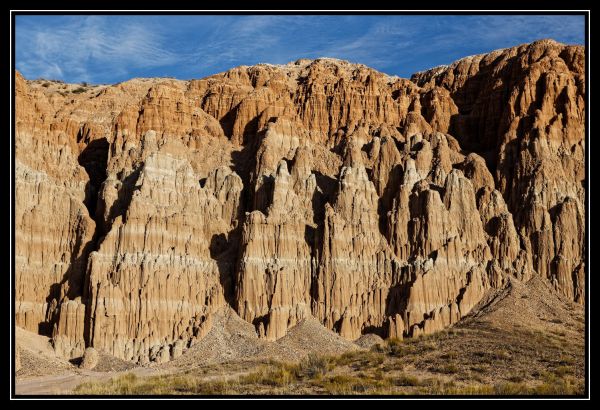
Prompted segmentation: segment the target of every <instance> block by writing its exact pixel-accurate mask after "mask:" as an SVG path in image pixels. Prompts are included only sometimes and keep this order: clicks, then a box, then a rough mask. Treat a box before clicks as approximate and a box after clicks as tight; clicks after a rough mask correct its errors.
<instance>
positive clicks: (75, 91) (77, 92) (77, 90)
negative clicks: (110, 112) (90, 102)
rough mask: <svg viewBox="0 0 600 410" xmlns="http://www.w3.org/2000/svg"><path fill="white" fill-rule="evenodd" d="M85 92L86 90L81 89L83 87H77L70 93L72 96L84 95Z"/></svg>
mask: <svg viewBox="0 0 600 410" xmlns="http://www.w3.org/2000/svg"><path fill="white" fill-rule="evenodd" d="M86 91H87V90H86V89H85V88H83V87H78V88H76V89H74V90H73V91H71V92H72V93H73V94H81V93H84V92H86Z"/></svg>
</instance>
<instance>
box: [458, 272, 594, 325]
mask: <svg viewBox="0 0 600 410" xmlns="http://www.w3.org/2000/svg"><path fill="white" fill-rule="evenodd" d="M583 322H584V311H583V307H582V306H580V305H578V304H576V303H573V302H571V301H569V300H567V299H566V298H564V297H563V296H561V295H560V294H558V292H556V291H555V290H554V289H553V288H552V287H551V286H550V285H549V284H547V283H546V282H545V281H543V280H542V279H540V278H539V277H537V276H535V277H533V278H532V279H530V280H529V281H527V282H521V281H519V280H516V279H509V282H508V284H507V285H506V286H505V287H504V288H503V289H500V290H492V291H489V292H488V294H487V295H486V296H485V297H484V298H483V299H482V300H481V301H480V302H479V303H478V304H477V305H476V306H475V307H474V308H473V310H472V311H471V312H470V313H469V314H468V315H467V316H466V317H464V318H463V319H462V320H461V321H460V322H459V324H458V326H477V325H482V326H485V325H493V326H494V327H498V328H512V327H514V326H515V325H516V326H520V327H522V328H526V329H529V330H536V329H537V330H542V331H548V330H553V329H555V330H565V331H573V332H583V330H584V329H583Z"/></svg>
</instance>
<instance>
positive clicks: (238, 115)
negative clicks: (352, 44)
mask: <svg viewBox="0 0 600 410" xmlns="http://www.w3.org/2000/svg"><path fill="white" fill-rule="evenodd" d="M584 60H585V56H584V49H583V47H581V46H566V45H562V44H559V43H556V42H554V41H551V40H541V41H538V42H535V43H532V44H526V45H521V46H518V47H513V48H510V49H504V50H498V51H494V52H492V53H489V54H485V55H480V56H473V57H467V58H464V59H462V60H459V61H457V62H455V63H453V64H451V65H449V66H444V67H437V68H434V69H432V70H428V71H425V72H421V73H417V74H415V75H413V77H412V78H411V79H410V80H407V79H400V78H397V77H390V76H387V75H385V74H383V73H380V72H377V71H375V70H373V69H370V68H368V67H366V66H363V65H357V64H351V63H348V62H345V61H340V60H334V59H327V58H322V59H317V60H298V61H296V62H294V63H290V64H287V65H280V66H276V65H268V64H261V65H257V66H252V67H246V66H242V67H237V68H234V69H232V70H230V71H227V72H225V73H221V74H216V75H213V76H211V77H208V78H204V79H201V80H191V81H179V80H172V79H134V80H130V81H127V82H124V83H121V84H117V85H111V86H86V87H80V88H75V86H73V85H68V84H63V83H60V82H53V81H45V80H36V81H27V80H25V79H24V78H23V77H22V76H21V75H20V74H19V73H16V75H15V93H16V113H15V116H16V130H15V137H16V141H15V142H16V161H15V179H16V180H15V189H16V191H15V199H16V207H15V210H16V219H15V228H16V255H15V269H16V289H15V298H16V312H15V314H16V323H17V325H18V326H21V327H24V328H26V329H28V330H32V331H35V332H39V333H42V334H47V335H51V336H52V338H53V341H54V346H55V349H56V350H57V351H58V352H59V353H60V354H62V355H64V356H67V357H78V356H81V354H82V353H83V350H84V349H85V347H87V346H93V347H95V348H97V349H100V350H103V351H106V352H108V353H110V354H112V355H114V356H117V357H120V358H123V359H126V360H132V361H136V362H140V363H144V362H148V361H155V362H164V361H167V360H170V358H172V357H174V356H175V355H179V354H180V353H181V350H182V349H185V348H187V347H189V346H191V345H193V344H194V343H196V342H197V341H198V340H199V339H201V338H202V337H203V336H204V335H205V334H206V333H207V332H208V330H210V328H211V326H212V316H213V314H214V313H215V312H216V311H218V310H220V309H222V308H225V307H227V306H231V307H233V308H234V309H235V310H236V311H237V313H238V314H239V315H240V316H241V317H242V318H243V319H245V320H246V321H248V322H250V323H252V324H254V326H255V328H256V331H257V333H258V334H259V335H260V336H261V337H264V338H266V339H268V340H276V339H278V338H280V337H282V336H284V335H285V334H286V332H287V330H288V329H289V328H291V327H293V326H294V325H296V324H297V323H299V322H300V321H301V320H303V319H305V318H308V317H311V316H314V317H315V318H317V319H318V320H319V321H320V322H321V323H322V324H323V325H324V326H326V327H327V328H330V329H333V330H335V331H336V332H338V333H339V334H340V335H341V336H343V337H344V338H347V339H349V340H354V339H357V338H358V337H359V336H361V335H362V334H365V333H376V334H379V335H381V336H383V337H396V338H403V337H415V336H418V335H421V334H425V333H431V332H434V331H437V330H440V329H443V328H444V327H447V326H449V325H451V324H452V323H455V322H456V321H458V320H459V319H460V318H461V317H463V316H464V315H466V314H467V313H468V312H469V310H470V309H471V308H472V307H473V306H474V305H475V304H476V303H477V302H478V301H479V300H480V299H481V297H482V296H483V294H484V292H485V291H486V290H487V289H489V288H492V287H498V286H501V285H502V284H503V283H504V281H505V280H506V278H507V277H509V276H510V277H514V278H517V279H527V278H530V277H532V276H533V275H539V276H541V277H542V278H544V279H546V280H547V281H548V282H549V283H551V284H552V285H553V286H554V287H555V288H556V289H557V290H558V291H560V292H561V293H562V294H564V295H565V296H567V297H568V298H571V299H572V300H574V301H576V302H579V303H583V302H584V299H585V294H584V288H585V269H586V267H585V265H584V260H585V195H586V192H585V129H584V126H585V89H584V84H585V72H584Z"/></svg>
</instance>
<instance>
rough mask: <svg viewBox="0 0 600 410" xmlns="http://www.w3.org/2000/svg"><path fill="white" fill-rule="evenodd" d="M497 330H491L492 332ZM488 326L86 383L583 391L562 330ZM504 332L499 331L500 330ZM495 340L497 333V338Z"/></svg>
mask: <svg viewBox="0 0 600 410" xmlns="http://www.w3.org/2000/svg"><path fill="white" fill-rule="evenodd" d="M492 333H493V332H492ZM492 336H494V335H493V334H490V329H478V330H471V329H469V330H467V329H458V330H450V331H444V332H440V333H437V334H434V335H430V336H426V337H421V338H418V339H410V340H405V341H398V340H390V341H387V342H386V343H385V344H384V345H376V346H374V347H373V348H372V349H371V350H369V351H366V350H361V351H353V352H347V353H344V354H342V355H339V356H309V357H307V358H306V359H304V360H302V361H301V362H300V363H284V362H278V361H268V362H262V363H261V362H257V363H254V364H252V365H250V366H248V364H247V363H246V364H245V365H244V366H241V365H240V366H239V368H238V369H237V370H236V367H235V365H234V366H232V365H231V364H230V365H228V366H227V369H228V370H227V371H225V372H224V371H222V368H221V370H218V369H219V367H212V368H201V367H199V368H198V369H196V370H191V371H187V372H185V373H179V374H169V375H161V376H148V377H137V376H135V375H134V374H132V373H129V374H125V375H121V376H119V377H115V378H113V379H111V380H109V381H106V382H91V383H84V384H82V385H80V386H78V387H77V388H76V390H75V393H76V394H93V395H130V394H134V395H161V394H162V395H165V394H169V395H171V394H175V395H178V394H188V395H237V394H242V395H244V394H258V395H281V394H285V395H296V394H297V395H302V394H322V395H333V394H334V395H403V394H416V395H440V394H444V395H578V394H583V393H584V385H583V377H582V366H580V365H581V363H580V358H579V357H577V355H575V354H573V352H572V346H571V345H570V344H569V343H567V341H566V340H565V339H564V338H561V336H560V335H554V334H534V333H532V334H528V335H525V336H526V337H524V338H522V339H521V344H515V343H514V342H515V341H514V340H510V336H509V335H502V336H503V338H502V339H501V340H495V342H494V345H493V346H492V345H488V346H486V345H485V343H483V341H484V340H490V337H492ZM495 336H498V335H495ZM492 340H493V337H492Z"/></svg>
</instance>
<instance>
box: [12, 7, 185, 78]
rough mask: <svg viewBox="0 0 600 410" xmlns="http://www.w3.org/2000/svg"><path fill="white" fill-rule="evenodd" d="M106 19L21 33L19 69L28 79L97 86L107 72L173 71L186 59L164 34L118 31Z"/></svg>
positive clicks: (133, 27)
mask: <svg viewBox="0 0 600 410" xmlns="http://www.w3.org/2000/svg"><path fill="white" fill-rule="evenodd" d="M106 19H107V17H103V16H88V17H85V18H83V19H81V18H80V19H73V20H71V21H69V22H67V23H66V24H64V25H61V26H60V27H54V26H39V27H38V26H34V25H28V26H25V27H22V28H19V30H18V34H17V49H18V48H19V46H20V45H26V47H23V48H24V49H25V52H24V53H23V54H22V55H21V56H20V57H21V58H19V59H18V61H17V68H19V69H21V70H22V71H23V72H24V74H25V75H26V76H28V75H33V76H43V77H48V78H56V79H64V77H65V76H68V77H69V78H77V79H78V80H79V81H94V79H95V78H96V76H97V75H98V74H99V73H102V72H106V71H107V70H108V71H111V72H113V73H123V74H124V73H127V72H128V71H129V70H130V69H132V68H138V67H157V66H165V65H171V64H174V63H176V62H177V61H178V59H179V58H180V56H178V55H176V54H174V53H173V52H171V51H169V50H167V49H165V48H164V46H163V45H162V44H163V42H164V40H163V38H162V37H161V35H160V34H159V32H158V31H156V30H152V29H151V28H149V27H145V26H143V25H142V24H140V23H136V22H128V24H123V25H122V26H120V27H118V28H116V29H115V27H114V24H112V25H109V24H107V21H106ZM124 23H125V21H124Z"/></svg>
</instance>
